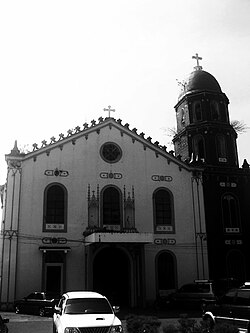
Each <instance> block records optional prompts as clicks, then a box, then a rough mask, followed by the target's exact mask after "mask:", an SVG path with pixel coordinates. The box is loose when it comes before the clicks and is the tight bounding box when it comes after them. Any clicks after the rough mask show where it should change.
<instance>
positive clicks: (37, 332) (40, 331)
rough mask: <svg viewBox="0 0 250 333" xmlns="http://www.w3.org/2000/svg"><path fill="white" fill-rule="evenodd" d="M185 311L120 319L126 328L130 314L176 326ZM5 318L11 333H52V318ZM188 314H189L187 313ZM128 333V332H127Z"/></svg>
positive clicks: (13, 315)
mask: <svg viewBox="0 0 250 333" xmlns="http://www.w3.org/2000/svg"><path fill="white" fill-rule="evenodd" d="M185 313H186V312H185V311H175V312H173V311H172V312H170V311H168V312H166V311H157V312H156V311H150V310H147V309H146V310H145V309H144V311H141V310H134V309H133V311H129V310H127V311H125V310H124V311H121V313H120V314H118V317H119V318H120V319H121V320H122V322H123V326H124V327H126V321H125V318H126V317H127V316H128V315H129V314H138V315H150V316H151V315H153V316H156V317H158V318H159V319H160V320H161V322H162V326H165V325H169V324H176V323H177V322H178V319H179V318H180V316H181V315H183V314H185ZM0 314H1V316H2V317H3V318H9V323H8V324H7V326H8V328H9V333H50V332H51V333H52V318H50V317H39V316H33V315H25V314H16V313H14V312H0ZM186 314H187V313H186ZM187 315H188V317H189V318H191V317H190V316H192V318H195V317H194V316H197V318H196V320H199V319H200V318H198V314H197V313H194V312H193V313H191V312H190V313H188V314H187ZM125 332H126V330H125Z"/></svg>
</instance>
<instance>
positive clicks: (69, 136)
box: [6, 117, 193, 170]
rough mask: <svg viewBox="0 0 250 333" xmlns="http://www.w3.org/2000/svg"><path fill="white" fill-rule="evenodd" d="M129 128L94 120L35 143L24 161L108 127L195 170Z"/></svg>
mask: <svg viewBox="0 0 250 333" xmlns="http://www.w3.org/2000/svg"><path fill="white" fill-rule="evenodd" d="M129 126H130V125H129V124H128V123H125V124H122V120H121V119H118V120H116V119H115V118H105V119H103V118H102V117H100V118H99V119H98V122H96V121H95V120H92V121H91V124H90V125H89V124H87V123H85V124H83V127H82V128H81V127H80V126H77V127H75V129H73V130H72V129H71V130H68V131H67V133H66V134H62V133H61V134H59V137H58V138H56V137H54V136H53V137H51V138H50V140H49V141H46V140H43V141H42V142H41V145H40V146H39V145H38V144H36V143H34V144H33V151H32V152H28V153H27V154H21V155H22V159H23V160H27V159H30V158H36V157H37V156H38V155H40V154H44V153H46V154H47V155H49V154H50V152H51V151H52V150H53V149H58V148H60V149H61V150H62V149H63V146H64V145H66V144H68V143H71V144H73V145H74V144H75V143H76V141H77V140H78V139H80V138H82V137H83V138H85V139H86V140H87V139H88V137H89V135H90V134H93V133H96V135H99V134H100V133H101V131H102V130H103V129H104V128H107V127H108V128H109V129H110V130H112V129H114V128H115V129H117V130H118V131H120V133H121V135H122V136H123V135H127V136H129V137H130V138H131V140H132V141H133V142H135V141H137V142H139V143H141V145H142V146H143V149H144V150H147V149H150V150H152V151H154V153H155V154H156V156H157V157H158V156H159V155H160V156H163V157H164V158H166V159H167V162H168V163H170V162H173V163H175V164H177V165H178V166H179V167H180V168H185V169H188V170H192V169H193V167H192V166H191V165H188V164H187V163H185V162H183V161H182V160H181V159H179V158H177V157H175V156H174V152H173V151H169V152H168V151H167V147H166V146H162V145H160V143H159V142H158V141H155V142H152V138H151V137H150V136H148V137H146V136H145V134H144V133H143V132H141V133H138V131H137V129H136V128H133V129H130V127H129ZM6 157H7V159H8V158H10V159H11V158H13V157H14V156H13V157H12V154H9V155H6ZM15 157H16V156H15ZM20 157H21V156H20Z"/></svg>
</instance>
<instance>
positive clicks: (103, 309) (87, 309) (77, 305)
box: [65, 298, 113, 314]
mask: <svg viewBox="0 0 250 333" xmlns="http://www.w3.org/2000/svg"><path fill="white" fill-rule="evenodd" d="M65 313H66V314H89V313H113V311H112V308H111V306H110V305H109V303H108V302H107V300H106V299H105V298H73V299H69V300H68V301H67V303H66V307H65Z"/></svg>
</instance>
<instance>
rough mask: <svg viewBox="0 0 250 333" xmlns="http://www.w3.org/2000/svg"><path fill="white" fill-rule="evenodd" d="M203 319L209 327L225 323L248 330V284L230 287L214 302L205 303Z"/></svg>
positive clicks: (249, 287) (249, 298)
mask: <svg viewBox="0 0 250 333" xmlns="http://www.w3.org/2000/svg"><path fill="white" fill-rule="evenodd" d="M203 319H204V320H205V321H207V322H208V323H209V325H210V326H211V327H212V326H213V325H214V324H215V323H227V324H233V325H236V326H237V327H238V328H239V329H240V330H241V331H247V330H248V332H250V330H249V328H250V326H249V323H250V286H247V285H244V286H242V287H240V288H235V289H231V290H230V291H228V292H227V293H226V294H225V295H224V296H222V297H221V298H219V300H218V301H217V302H216V303H215V304H207V305H206V307H205V308H204V314H203Z"/></svg>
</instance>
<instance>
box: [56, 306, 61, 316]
mask: <svg viewBox="0 0 250 333" xmlns="http://www.w3.org/2000/svg"><path fill="white" fill-rule="evenodd" d="M54 313H56V314H59V315H60V314H62V309H61V308H60V307H58V306H55V308H54Z"/></svg>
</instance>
